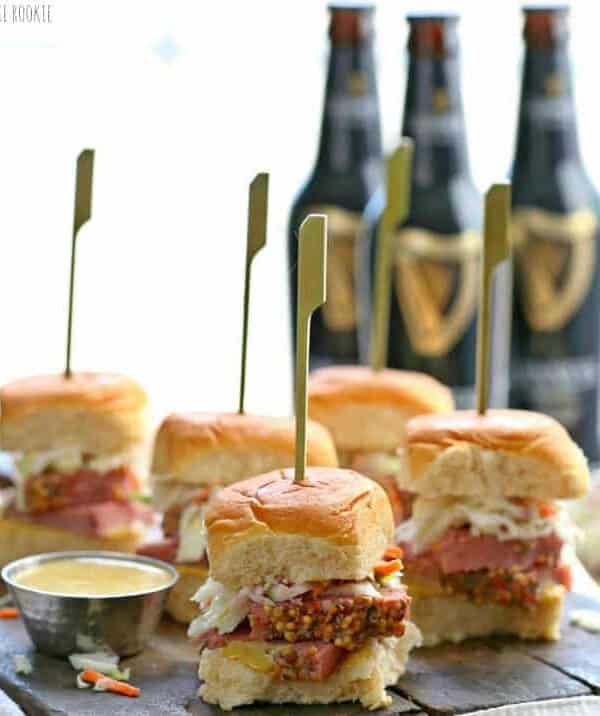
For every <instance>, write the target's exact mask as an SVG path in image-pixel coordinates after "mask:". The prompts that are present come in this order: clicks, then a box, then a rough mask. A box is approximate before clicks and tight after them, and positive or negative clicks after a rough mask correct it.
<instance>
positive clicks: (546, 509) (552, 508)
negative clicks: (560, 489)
mask: <svg viewBox="0 0 600 716" xmlns="http://www.w3.org/2000/svg"><path fill="white" fill-rule="evenodd" d="M557 512H558V508H557V507H556V505H553V504H552V503H551V502H545V503H544V504H543V505H540V508H539V513H540V517H554V515H555V514H556V513H557Z"/></svg>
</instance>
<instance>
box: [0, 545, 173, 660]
mask: <svg viewBox="0 0 600 716" xmlns="http://www.w3.org/2000/svg"><path fill="white" fill-rule="evenodd" d="M78 557H79V558H81V557H85V558H91V559H96V558H100V559H102V558H106V559H111V560H118V561H122V562H127V563H130V564H132V563H133V564H145V565H150V566H152V567H158V568H159V569H163V570H164V571H165V572H167V574H168V575H169V576H170V580H169V582H168V583H167V584H166V585H165V586H163V587H158V588H157V589H153V590H150V591H143V592H133V593H132V592H127V591H126V590H125V591H124V592H123V594H119V595H115V596H109V597H87V596H70V595H68V589H65V594H49V593H48V592H44V591H40V590H37V589H31V588H29V587H24V586H21V585H20V584H16V583H15V581H14V580H15V577H16V576H17V575H18V574H19V573H20V572H22V571H23V570H25V569H29V568H30V567H35V566H36V565H39V564H44V563H46V562H51V561H54V560H59V559H60V560H63V559H73V558H78ZM1 576H2V579H3V580H4V582H5V584H6V585H7V587H8V589H9V590H10V592H11V594H12V596H13V598H14V600H15V603H16V605H17V607H18V608H19V611H20V613H21V616H22V618H23V621H24V622H25V627H26V628H27V632H28V633H29V636H30V638H31V640H32V641H33V643H34V644H35V645H36V647H37V648H38V649H39V650H40V651H44V652H46V653H47V654H54V655H56V656H67V655H68V654H74V653H81V652H90V651H99V650H102V649H111V650H112V651H114V652H115V654H118V655H119V656H130V655H132V654H137V653H138V652H139V651H141V650H142V649H143V648H144V646H145V645H146V643H147V642H148V639H149V638H150V637H151V636H152V634H153V632H154V630H155V629H156V627H157V625H158V622H159V621H160V618H161V615H162V611H163V607H164V604H165V601H166V597H167V594H168V592H169V590H170V589H171V587H172V586H173V585H174V584H175V583H176V582H177V579H178V574H177V570H176V569H175V568H174V567H173V566H171V565H170V564H166V563H165V562H161V561H159V560H157V559H150V558H149V557H141V556H138V555H135V554H122V553H120V552H101V551H98V552H96V551H71V552H52V553H48V554H38V555H35V556H33V557H25V558H24V559H18V560H16V561H15V562H11V563H10V564H8V565H6V567H4V569H3V570H2V573H1Z"/></svg>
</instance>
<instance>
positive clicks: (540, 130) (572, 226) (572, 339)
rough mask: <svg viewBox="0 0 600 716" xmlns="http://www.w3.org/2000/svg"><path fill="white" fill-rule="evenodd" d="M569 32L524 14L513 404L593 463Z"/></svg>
mask: <svg viewBox="0 0 600 716" xmlns="http://www.w3.org/2000/svg"><path fill="white" fill-rule="evenodd" d="M567 34H568V29H567V10H566V9H565V8H553V9H551V8H548V9H543V8H537V9H535V10H533V9H532V10H526V11H525V32H524V36H525V46H526V50H525V65H524V72H523V85H522V90H521V106H520V111H519V128H518V135H517V148H516V154H515V159H514V164H513V234H512V236H513V245H514V252H515V301H514V312H513V362H512V376H511V377H512V382H511V404H512V406H514V407H520V408H527V409H529V410H539V411H541V412H544V413H548V414H550V415H552V416H554V417H555V418H557V419H558V420H560V421H561V422H562V423H563V425H564V426H565V427H566V428H567V429H568V430H569V431H570V432H571V434H572V436H573V437H574V438H575V440H576V441H577V442H578V443H579V445H580V446H581V447H582V448H583V450H584V451H585V453H586V454H587V456H588V458H589V459H590V460H592V461H597V460H598V458H599V452H598V357H599V356H598V353H599V350H598V349H599V332H598V321H599V316H598V311H599V307H600V281H599V276H598V260H597V259H598V256H597V254H598V218H597V196H596V193H595V191H594V188H593V187H592V185H591V183H590V181H589V179H588V177H587V175H586V173H585V170H584V168H583V164H582V161H581V156H580V154H579V146H578V141H577V127H576V120H575V112H574V103H573V94H572V86H571V73H570V66H569V57H568V51H567Z"/></svg>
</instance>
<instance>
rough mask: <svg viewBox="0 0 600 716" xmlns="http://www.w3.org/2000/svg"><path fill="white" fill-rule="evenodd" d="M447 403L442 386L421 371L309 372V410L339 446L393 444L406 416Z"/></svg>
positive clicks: (368, 448)
mask: <svg viewBox="0 0 600 716" xmlns="http://www.w3.org/2000/svg"><path fill="white" fill-rule="evenodd" d="M453 408H454V402H453V400H452V394H451V393H450V391H449V390H448V388H446V386H444V385H442V384H441V383H440V382H438V381H437V380H435V378H432V377H431V376H428V375H425V374H424V373H414V372H410V371H402V370H379V371H377V370H373V369H372V368H369V367H367V366H332V367H329V368H321V369H319V370H315V371H313V372H312V373H311V375H310V381H309V387H308V411H309V415H310V417H311V418H313V419H314V420H317V421H319V422H320V423H322V424H323V425H325V426H326V427H327V428H328V429H329V430H330V432H331V434H332V435H333V439H334V441H335V444H336V447H337V448H338V450H340V451H344V452H346V451H348V452H352V451H364V452H373V451H381V452H388V451H391V450H395V449H396V448H397V447H398V445H401V444H402V443H403V442H404V436H405V425H406V422H407V421H408V420H409V419H410V418H412V417H413V416H415V415H420V414H421V413H439V412H449V411H451V410H453Z"/></svg>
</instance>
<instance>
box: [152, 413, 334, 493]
mask: <svg viewBox="0 0 600 716" xmlns="http://www.w3.org/2000/svg"><path fill="white" fill-rule="evenodd" d="M295 451H296V427H295V421H294V420H293V419H292V418H273V417H263V416H258V415H249V414H243V415H239V414H237V413H220V414H215V413H173V414H172V415H169V416H168V417H167V418H166V419H165V420H164V421H163V422H162V424H161V426H160V428H159V430H158V433H157V435H156V440H155V443H154V457H153V460H152V472H153V474H154V475H155V476H158V477H160V478H161V479H164V480H165V481H166V480H168V481H172V482H185V483H188V484H191V485H195V484H197V485H228V484H231V483H232V482H239V481H240V480H244V479H246V478H248V477H252V476H254V475H260V474H262V473H264V472H269V471H271V470H275V469H278V468H284V467H289V466H290V465H293V464H294V462H295ZM307 462H308V464H309V465H320V466H323V467H336V466H337V464H338V463H337V455H336V451H335V446H334V444H333V441H332V439H331V435H330V434H329V432H328V431H327V429H326V428H324V427H323V426H322V425H319V424H317V423H315V422H313V421H310V422H309V423H308V425H307Z"/></svg>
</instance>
